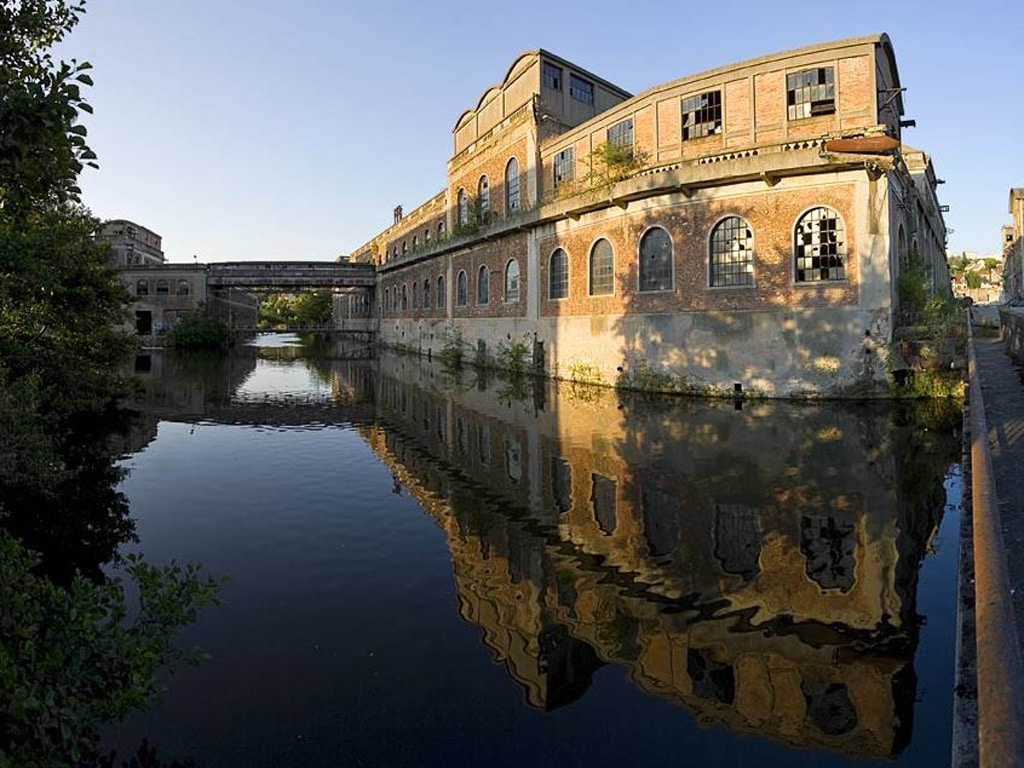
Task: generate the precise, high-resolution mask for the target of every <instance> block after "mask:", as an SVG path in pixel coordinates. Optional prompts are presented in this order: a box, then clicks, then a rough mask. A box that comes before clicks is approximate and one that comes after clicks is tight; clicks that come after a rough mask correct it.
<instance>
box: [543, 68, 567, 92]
mask: <svg viewBox="0 0 1024 768" xmlns="http://www.w3.org/2000/svg"><path fill="white" fill-rule="evenodd" d="M541 77H542V78H543V82H544V86H545V87H546V88H551V89H552V90H555V91H560V90H562V69H561V67H556V66H555V65H554V64H548V63H547V62H546V61H545V62H544V70H543V75H541Z"/></svg>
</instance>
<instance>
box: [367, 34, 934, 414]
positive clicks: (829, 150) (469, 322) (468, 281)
mask: <svg viewBox="0 0 1024 768" xmlns="http://www.w3.org/2000/svg"><path fill="white" fill-rule="evenodd" d="M902 92H903V88H902V86H901V83H900V79H899V74H898V71H897V68H896V61H895V58H894V54H893V49H892V45H891V43H890V40H889V38H888V37H887V36H886V35H877V36H872V37H864V38H858V39H853V40H843V41H839V42H834V43H827V44H823V45H816V46H812V47H807V48H801V49H798V50H793V51H787V52H785V53H780V54H774V55H770V56H763V57H760V58H757V59H753V60H750V61H746V62H742V63H740V64H734V65H730V66H727V67H721V68H719V69H715V70H711V71H709V72H704V73H701V74H698V75H693V76H690V77H685V78H682V79H680V80H675V81H673V82H670V83H667V84H664V85H660V86H656V87H654V88H650V89H648V90H646V91H644V92H643V93H640V94H639V95H636V96H631V95H630V94H628V93H627V92H625V91H623V90H622V89H620V88H617V87H616V86H614V85H612V84H610V83H608V82H606V81H604V80H602V79H600V78H598V77H596V76H595V75H593V74H592V73H590V72H587V71H586V70H583V69H581V68H579V67H577V66H575V65H574V64H571V63H570V62H568V61H565V60H564V59H561V58H558V57H557V56H554V55H553V54H551V53H549V52H547V51H544V50H537V51H532V52H529V53H525V54H523V55H522V56H520V57H519V58H518V59H517V60H516V61H515V62H514V63H513V64H512V66H511V67H510V69H509V70H508V72H507V73H506V75H505V78H504V79H503V81H502V82H501V83H500V84H499V85H495V86H493V87H491V88H489V89H488V90H487V91H486V92H485V93H484V95H483V96H482V97H481V98H480V100H479V102H478V103H477V105H476V106H475V107H474V108H472V109H469V110H467V111H466V112H464V113H463V114H462V115H461V116H460V117H459V118H458V120H457V122H456V124H455V127H454V130H453V134H454V154H453V156H452V158H451V159H450V160H449V162H448V178H447V183H446V186H445V188H444V190H443V191H441V192H440V193H438V195H436V196H435V197H433V198H431V200H429V201H428V202H427V203H425V204H424V205H422V206H420V207H418V208H416V209H414V210H413V211H412V212H410V213H409V214H407V215H403V214H402V211H401V209H396V210H395V217H394V222H393V224H392V225H391V226H390V227H388V228H387V229H386V230H384V231H383V232H381V233H380V234H378V235H377V236H376V237H374V238H373V239H372V240H371V241H370V242H368V243H366V244H364V245H363V246H360V247H359V248H357V249H354V250H353V251H352V254H353V255H352V258H353V259H354V260H356V261H372V262H374V263H376V264H378V265H379V283H378V291H377V297H376V301H377V312H378V315H379V317H380V331H381V338H382V340H383V341H384V342H385V343H390V344H403V345H405V346H407V347H412V348H416V349H419V350H421V351H422V352H424V353H427V352H428V351H430V352H433V353H434V354H437V353H438V352H439V351H441V349H442V348H443V345H444V343H445V339H446V338H450V335H451V334H452V332H453V331H456V330H457V331H458V332H459V333H460V334H461V336H462V337H463V338H464V339H465V340H466V341H467V342H468V344H469V345H470V346H471V348H473V349H475V350H478V352H479V353H481V354H488V355H494V354H495V353H496V351H497V350H498V349H499V347H500V345H502V344H505V345H508V344H510V343H512V342H516V343H526V344H528V345H532V346H533V350H534V355H535V357H536V358H537V359H543V360H544V363H545V367H546V369H547V371H548V372H549V373H551V374H552V375H557V376H563V377H571V376H574V375H576V374H577V373H578V372H580V371H586V372H587V376H586V377H587V378H588V379H591V380H599V381H603V382H606V383H613V382H614V381H616V380H619V379H621V378H623V377H625V378H626V380H627V381H632V382H633V383H636V384H643V383H645V381H646V382H650V381H656V382H658V383H659V384H660V385H662V386H664V385H665V384H666V382H670V386H671V388H677V389H688V390H698V391H699V390H703V391H726V390H727V391H730V392H731V391H735V390H736V389H737V388H741V389H743V390H744V391H751V390H753V391H756V392H760V393H763V394H766V395H771V396H787V395H796V394H802V393H807V392H829V391H835V390H837V389H841V388H843V387H848V386H851V385H861V386H863V385H868V386H876V385H881V384H883V383H884V382H885V378H886V365H885V359H884V358H885V355H886V350H887V344H888V342H889V341H890V340H891V337H892V336H891V335H892V330H893V326H894V324H895V318H896V317H897V313H898V309H899V307H898V295H897V290H896V286H897V279H896V278H897V276H898V274H899V270H900V268H901V264H906V263H907V261H908V259H910V258H912V257H914V256H918V257H922V258H927V260H928V265H929V268H930V272H929V274H931V275H932V277H933V287H934V289H935V290H941V291H947V292H948V273H947V272H945V271H944V265H945V261H944V259H943V258H942V254H943V252H944V246H945V228H944V225H943V223H942V217H941V212H940V210H941V209H940V207H939V206H938V203H937V199H936V197H935V186H936V184H937V183H938V182H937V180H936V179H935V175H934V172H933V170H932V168H931V162H930V159H929V158H928V157H927V155H925V154H924V153H922V152H920V151H919V150H911V149H910V148H905V147H903V145H902V140H901V117H902V115H903V100H902ZM936 254H937V255H936ZM652 377H656V378H652Z"/></svg>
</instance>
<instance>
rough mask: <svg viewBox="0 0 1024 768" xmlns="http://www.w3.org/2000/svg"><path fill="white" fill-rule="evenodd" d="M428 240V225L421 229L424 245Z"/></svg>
mask: <svg viewBox="0 0 1024 768" xmlns="http://www.w3.org/2000/svg"><path fill="white" fill-rule="evenodd" d="M429 242H430V227H427V228H426V229H425V230H423V244H424V245H426V244H427V243H429Z"/></svg>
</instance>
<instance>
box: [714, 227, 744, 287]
mask: <svg viewBox="0 0 1024 768" xmlns="http://www.w3.org/2000/svg"><path fill="white" fill-rule="evenodd" d="M710 272H711V274H710V280H709V282H710V284H711V285H712V286H713V287H722V286H735V285H753V284H754V233H753V231H752V230H751V229H750V225H749V224H748V223H747V222H746V220H745V219H741V218H740V217H739V216H730V217H728V218H726V219H722V220H721V221H720V222H718V224H717V225H716V226H715V228H714V230H713V231H712V232H711V262H710Z"/></svg>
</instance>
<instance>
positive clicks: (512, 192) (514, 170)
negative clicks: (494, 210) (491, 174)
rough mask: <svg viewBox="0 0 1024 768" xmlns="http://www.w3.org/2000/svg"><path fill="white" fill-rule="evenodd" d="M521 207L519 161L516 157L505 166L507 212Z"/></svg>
mask: <svg viewBox="0 0 1024 768" xmlns="http://www.w3.org/2000/svg"><path fill="white" fill-rule="evenodd" d="M518 208H519V161H518V160H516V159H515V158H514V157H513V158H512V159H511V160H509V161H508V165H507V166H505V212H506V213H511V212H512V211H514V210H517V209H518Z"/></svg>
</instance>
